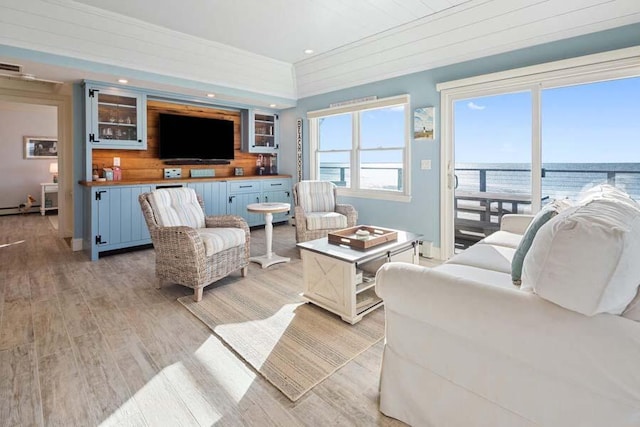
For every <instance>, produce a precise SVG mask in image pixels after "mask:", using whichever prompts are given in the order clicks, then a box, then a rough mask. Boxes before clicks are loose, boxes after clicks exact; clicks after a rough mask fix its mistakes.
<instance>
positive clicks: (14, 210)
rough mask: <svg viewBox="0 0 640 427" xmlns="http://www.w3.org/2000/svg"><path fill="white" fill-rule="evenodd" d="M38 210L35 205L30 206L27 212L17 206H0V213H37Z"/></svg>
mask: <svg viewBox="0 0 640 427" xmlns="http://www.w3.org/2000/svg"><path fill="white" fill-rule="evenodd" d="M39 212H40V208H38V207H37V206H32V207H31V209H29V211H28V212H22V211H21V210H20V209H18V208H17V207H15V208H0V215H18V214H20V215H22V214H28V213H30V214H31V213H39Z"/></svg>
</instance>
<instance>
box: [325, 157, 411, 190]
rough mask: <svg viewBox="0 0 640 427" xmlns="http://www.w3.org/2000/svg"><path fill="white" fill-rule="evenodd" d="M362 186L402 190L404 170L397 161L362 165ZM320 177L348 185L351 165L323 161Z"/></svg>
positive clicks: (341, 185)
mask: <svg viewBox="0 0 640 427" xmlns="http://www.w3.org/2000/svg"><path fill="white" fill-rule="evenodd" d="M360 170H361V175H360V187H361V188H365V189H376V190H392V191H402V190H403V187H404V185H403V181H404V175H403V173H404V170H403V168H402V166H398V164H397V163H372V164H365V165H361V166H360ZM320 179H321V180H324V181H331V182H333V183H334V184H336V185H337V186H338V187H346V186H347V183H348V182H350V181H351V166H350V165H349V164H347V163H328V162H325V163H321V164H320Z"/></svg>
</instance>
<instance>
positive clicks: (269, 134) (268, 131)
mask: <svg viewBox="0 0 640 427" xmlns="http://www.w3.org/2000/svg"><path fill="white" fill-rule="evenodd" d="M242 149H243V151H246V152H249V153H269V154H272V153H276V152H277V151H278V116H277V115H276V114H273V113H262V112H258V111H254V110H245V111H243V112H242Z"/></svg>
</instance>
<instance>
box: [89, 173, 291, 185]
mask: <svg viewBox="0 0 640 427" xmlns="http://www.w3.org/2000/svg"><path fill="white" fill-rule="evenodd" d="M276 178H291V175H242V176H216V177H204V178H173V179H164V178H159V179H137V180H127V181H79V182H78V183H79V184H80V185H82V186H84V187H104V186H109V187H112V186H114V185H144V184H169V183H171V184H181V183H186V182H208V181H235V180H241V179H245V180H246V179H276Z"/></svg>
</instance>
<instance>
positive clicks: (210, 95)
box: [207, 93, 216, 98]
mask: <svg viewBox="0 0 640 427" xmlns="http://www.w3.org/2000/svg"><path fill="white" fill-rule="evenodd" d="M207 96H208V97H209V98H215V97H216V94H215V93H208V94H207Z"/></svg>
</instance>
